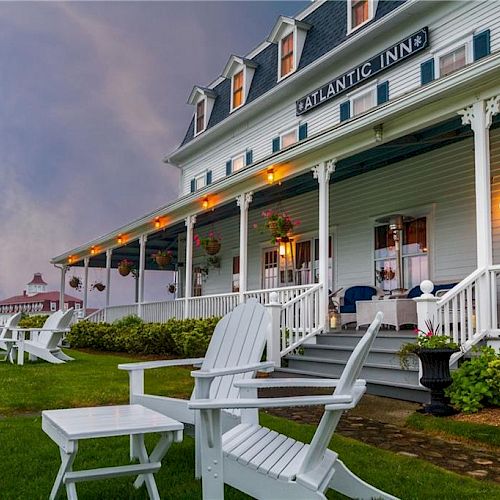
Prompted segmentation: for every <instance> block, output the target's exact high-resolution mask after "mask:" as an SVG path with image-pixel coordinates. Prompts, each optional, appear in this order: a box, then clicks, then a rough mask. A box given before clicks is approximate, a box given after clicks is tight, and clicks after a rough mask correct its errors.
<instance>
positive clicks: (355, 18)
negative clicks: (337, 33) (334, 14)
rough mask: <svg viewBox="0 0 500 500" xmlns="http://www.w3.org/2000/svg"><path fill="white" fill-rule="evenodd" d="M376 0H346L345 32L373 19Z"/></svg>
mask: <svg viewBox="0 0 500 500" xmlns="http://www.w3.org/2000/svg"><path fill="white" fill-rule="evenodd" d="M375 3H376V0H347V34H349V33H351V32H352V31H354V30H356V29H358V28H359V27H361V26H363V25H364V24H366V23H367V22H368V21H371V20H372V19H373V16H374V13H375V5H374V4H375Z"/></svg>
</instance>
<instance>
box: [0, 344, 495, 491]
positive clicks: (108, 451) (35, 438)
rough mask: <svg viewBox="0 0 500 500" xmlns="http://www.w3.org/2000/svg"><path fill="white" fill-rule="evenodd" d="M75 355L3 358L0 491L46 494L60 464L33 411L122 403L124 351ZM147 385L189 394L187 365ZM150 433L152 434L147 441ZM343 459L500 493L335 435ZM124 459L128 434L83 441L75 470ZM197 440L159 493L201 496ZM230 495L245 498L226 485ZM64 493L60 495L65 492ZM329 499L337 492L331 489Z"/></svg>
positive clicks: (442, 486) (409, 477)
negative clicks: (64, 360)
mask: <svg viewBox="0 0 500 500" xmlns="http://www.w3.org/2000/svg"><path fill="white" fill-rule="evenodd" d="M71 355H72V356H74V357H75V358H77V361H75V362H73V363H68V364H66V365H59V366H52V365H49V364H48V363H37V364H32V365H30V364H27V365H25V366H24V367H18V366H15V365H8V364H1V365H0V381H1V383H2V390H1V391H0V414H2V415H6V414H7V415H9V416H8V417H6V418H0V438H1V440H0V443H1V444H0V463H1V464H2V473H1V474H0V498H2V499H23V500H24V499H30V500H31V499H38V498H40V499H41V498H44V499H45V498H47V496H48V494H49V492H50V489H51V487H52V483H53V480H54V477H55V474H56V472H57V469H58V467H59V454H58V450H57V446H56V445H55V444H54V443H53V442H52V441H51V440H50V439H49V438H48V437H47V436H46V435H45V434H44V433H43V431H42V430H41V418H40V417H39V416H38V415H34V416H31V415H19V414H20V413H25V412H35V413H38V411H39V410H42V409H45V408H57V407H69V406H84V405H98V404H113V403H124V402H126V401H127V391H128V380H127V379H128V376H127V374H126V373H124V372H121V371H119V370H117V369H116V365H117V364H118V363H120V362H124V361H126V360H127V359H130V358H126V357H121V356H113V355H96V354H88V353H79V352H75V351H72V352H71ZM146 386H147V388H148V389H149V390H151V391H153V390H154V391H155V392H157V393H159V394H167V393H169V394H175V395H184V396H186V395H188V394H189V393H190V390H191V386H192V383H191V380H190V377H189V370H188V369H183V368H172V369H167V370H155V371H153V372H151V373H149V374H148V377H146ZM262 423H264V424H265V425H267V426H269V427H272V428H273V429H276V430H277V431H280V432H285V433H286V434H288V435H290V436H292V437H294V438H296V439H300V440H304V441H309V440H310V438H311V436H312V434H313V433H314V430H315V428H314V427H313V426H309V425H301V424H297V423H294V422H291V421H288V420H285V419H280V418H277V417H272V416H269V415H262ZM154 439H155V437H154V436H150V439H149V445H151V444H152V443H153V441H154ZM331 446H332V448H333V449H335V450H336V451H337V452H338V453H339V454H340V456H341V458H342V459H343V460H344V461H345V462H346V464H347V465H348V466H349V467H350V468H351V469H352V470H353V471H355V472H357V473H358V474H359V475H360V476H361V477H362V478H363V479H365V480H367V481H368V482H370V483H373V484H374V485H376V486H378V487H379V488H382V489H384V490H386V491H388V492H390V493H392V494H394V495H396V496H399V497H400V498H404V499H426V500H427V499H433V498H436V499H437V498H439V499H450V500H451V499H456V498H461V499H468V498H470V499H472V498H488V499H495V498H497V499H500V486H497V485H496V484H493V483H489V482H486V481H477V480H475V479H470V478H464V477H460V476H458V475H456V474H453V473H450V472H447V471H444V470H442V469H440V468H438V467H435V466H433V465H431V464H429V463H427V462H425V461H421V460H418V459H413V458H408V457H402V456H399V455H395V454H393V453H390V452H386V451H383V450H380V449H377V448H374V447H371V446H367V445H364V444H362V443H360V442H358V441H354V440H351V439H347V438H343V437H341V436H336V437H335V438H334V439H333V441H332V444H331ZM127 462H128V439H127V438H125V437H121V438H108V439H98V440H91V441H82V442H80V451H79V454H78V456H77V460H76V462H75V469H76V470H78V469H81V468H93V467H102V466H109V465H122V464H125V463H127ZM193 471H194V444H193V441H192V439H191V438H189V437H186V438H185V440H184V442H183V443H182V444H179V445H174V446H173V447H172V448H171V450H170V451H169V453H168V454H167V456H166V458H165V460H164V462H163V468H162V469H161V470H160V472H159V473H158V474H157V483H158V487H159V490H160V494H161V495H162V497H163V498H168V499H179V500H180V499H191V498H201V484H200V482H199V481H196V480H195V479H194V477H193ZM77 489H78V493H79V498H80V499H81V500H84V499H117V498H120V499H127V498H141V499H142V498H147V494H146V491H145V489H144V488H143V489H141V490H139V491H135V490H134V489H133V487H132V478H130V477H128V478H127V477H126V478H118V479H112V480H106V481H98V482H90V483H81V484H78V485H77ZM226 493H227V494H226V498H227V499H243V498H247V497H246V496H245V495H243V494H241V493H240V492H238V491H236V490H233V489H231V488H227V490H226ZM63 497H64V496H63ZM329 498H340V497H339V496H338V495H335V494H329Z"/></svg>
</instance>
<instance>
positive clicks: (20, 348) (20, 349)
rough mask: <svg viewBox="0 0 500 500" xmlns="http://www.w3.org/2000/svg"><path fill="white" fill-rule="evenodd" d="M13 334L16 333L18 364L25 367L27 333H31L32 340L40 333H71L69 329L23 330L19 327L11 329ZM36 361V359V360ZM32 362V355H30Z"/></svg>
mask: <svg viewBox="0 0 500 500" xmlns="http://www.w3.org/2000/svg"><path fill="white" fill-rule="evenodd" d="M11 330H12V332H15V333H16V339H14V342H15V347H13V348H15V349H17V364H18V365H24V341H25V340H26V333H27V332H29V334H30V340H34V334H35V333H38V332H65V333H68V332H69V331H70V329H69V328H63V329H56V330H54V328H22V327H19V326H16V327H13V328H11ZM35 359H36V358H35ZM30 360H31V355H30Z"/></svg>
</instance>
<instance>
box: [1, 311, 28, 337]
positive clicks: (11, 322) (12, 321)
mask: <svg viewBox="0 0 500 500" xmlns="http://www.w3.org/2000/svg"><path fill="white" fill-rule="evenodd" d="M22 314H23V313H22V312H18V313H16V314H13V315H12V316H10V318H8V319H7V321H6V323H5V325H4V326H3V327H2V331H1V332H0V340H2V339H11V338H12V330H11V328H14V327H16V326H17V324H18V323H19V320H20V319H21V316H22Z"/></svg>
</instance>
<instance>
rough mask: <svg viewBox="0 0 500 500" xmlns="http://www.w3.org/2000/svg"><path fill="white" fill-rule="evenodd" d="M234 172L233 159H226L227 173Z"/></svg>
mask: <svg viewBox="0 0 500 500" xmlns="http://www.w3.org/2000/svg"><path fill="white" fill-rule="evenodd" d="M232 173H233V161H232V160H227V161H226V175H231V174H232Z"/></svg>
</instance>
